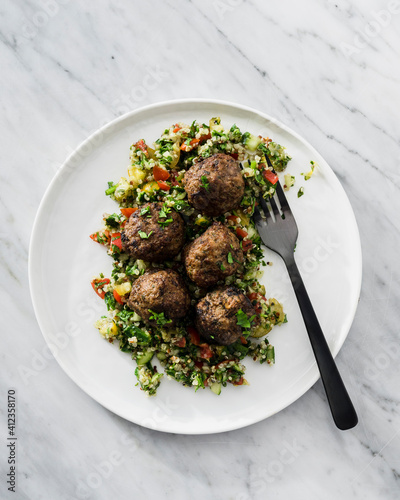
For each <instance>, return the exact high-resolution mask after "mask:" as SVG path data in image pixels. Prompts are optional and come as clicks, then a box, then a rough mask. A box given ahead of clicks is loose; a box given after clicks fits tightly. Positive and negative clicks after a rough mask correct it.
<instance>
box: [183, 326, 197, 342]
mask: <svg viewBox="0 0 400 500" xmlns="http://www.w3.org/2000/svg"><path fill="white" fill-rule="evenodd" d="M186 331H187V332H188V334H189V339H190V342H191V343H192V344H194V345H200V335H199V332H198V331H197V330H196V329H195V328H193V327H192V326H188V327H187V328H186Z"/></svg>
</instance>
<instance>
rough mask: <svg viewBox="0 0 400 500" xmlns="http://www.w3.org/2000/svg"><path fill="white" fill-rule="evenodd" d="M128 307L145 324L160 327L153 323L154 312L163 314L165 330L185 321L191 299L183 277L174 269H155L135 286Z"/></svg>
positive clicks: (145, 274) (134, 284)
mask: <svg viewBox="0 0 400 500" xmlns="http://www.w3.org/2000/svg"><path fill="white" fill-rule="evenodd" d="M127 304H128V306H129V307H130V308H131V309H132V310H133V311H135V312H136V313H137V314H139V316H140V317H141V318H142V320H143V321H144V322H145V323H148V324H149V325H152V326H157V321H156V320H154V319H153V320H150V316H152V313H151V312H150V310H151V311H153V312H155V313H157V314H161V313H164V317H165V318H166V319H167V320H172V321H171V322H170V323H166V324H165V326H166V327H168V326H174V324H175V322H176V320H177V319H179V318H183V317H184V316H185V315H186V314H187V312H188V309H189V307H190V296H189V292H188V291H187V288H186V286H185V283H184V282H183V279H182V278H181V276H180V275H179V274H178V273H177V272H176V271H173V270H172V269H153V270H151V271H146V272H145V273H144V274H143V276H140V278H138V279H137V280H136V281H135V282H134V283H133V286H132V290H131V293H130V295H129V299H128V301H127Z"/></svg>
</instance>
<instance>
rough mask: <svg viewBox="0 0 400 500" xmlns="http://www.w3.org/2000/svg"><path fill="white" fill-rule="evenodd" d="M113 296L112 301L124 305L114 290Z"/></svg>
mask: <svg viewBox="0 0 400 500" xmlns="http://www.w3.org/2000/svg"><path fill="white" fill-rule="evenodd" d="M113 295H114V299H115V300H116V301H117V302H118V304H121V305H124V303H123V301H122V298H121V295H120V294H119V293H118V292H117V291H116V290H113Z"/></svg>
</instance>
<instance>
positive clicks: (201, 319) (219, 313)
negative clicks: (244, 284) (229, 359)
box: [196, 286, 259, 345]
mask: <svg viewBox="0 0 400 500" xmlns="http://www.w3.org/2000/svg"><path fill="white" fill-rule="evenodd" d="M240 309H241V310H242V311H243V312H244V313H245V314H247V317H248V318H249V319H250V318H251V317H252V316H254V315H255V314H256V312H255V310H254V307H253V306H252V304H251V302H250V300H249V299H248V298H247V297H246V296H245V295H244V294H243V293H242V292H241V291H240V290H238V289H237V288H235V287H233V286H231V287H228V288H217V289H216V290H214V291H213V292H210V293H208V294H207V295H206V296H205V297H204V298H203V299H201V300H200V301H199V302H198V304H197V306H196V327H197V329H198V331H199V333H200V335H201V336H202V337H203V338H205V339H206V340H207V341H209V342H213V343H215V344H221V345H229V344H233V343H234V342H236V341H237V340H238V339H239V337H240V336H241V335H243V328H242V327H241V326H239V325H238V324H237V322H238V317H237V315H236V313H237V312H238V311H239V310H240ZM258 323H259V318H258V316H256V317H255V318H254V319H253V320H252V323H251V324H252V325H255V324H258Z"/></svg>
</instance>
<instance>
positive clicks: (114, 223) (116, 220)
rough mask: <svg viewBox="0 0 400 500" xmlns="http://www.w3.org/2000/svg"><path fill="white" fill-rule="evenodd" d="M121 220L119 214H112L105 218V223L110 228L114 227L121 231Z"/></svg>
mask: <svg viewBox="0 0 400 500" xmlns="http://www.w3.org/2000/svg"><path fill="white" fill-rule="evenodd" d="M120 222H121V219H120V216H119V215H118V214H111V215H109V216H108V217H106V218H105V223H106V225H107V226H108V227H112V228H114V229H119V225H120Z"/></svg>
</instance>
